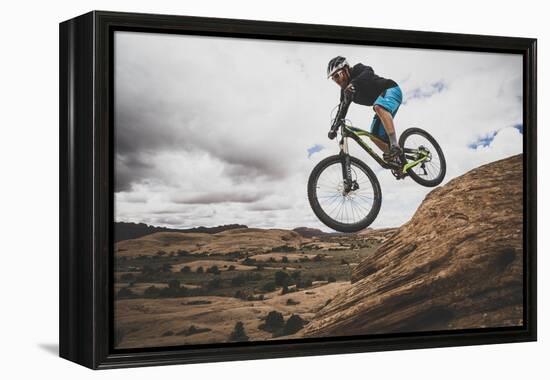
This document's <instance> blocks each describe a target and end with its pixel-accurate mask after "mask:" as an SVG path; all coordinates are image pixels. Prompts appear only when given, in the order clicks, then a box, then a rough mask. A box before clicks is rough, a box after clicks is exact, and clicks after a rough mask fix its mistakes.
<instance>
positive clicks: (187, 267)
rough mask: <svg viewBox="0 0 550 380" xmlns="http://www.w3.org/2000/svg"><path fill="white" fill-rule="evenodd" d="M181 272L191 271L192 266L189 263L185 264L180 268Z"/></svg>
mask: <svg viewBox="0 0 550 380" xmlns="http://www.w3.org/2000/svg"><path fill="white" fill-rule="evenodd" d="M180 272H181V273H189V272H191V268H190V267H189V266H188V265H185V266H184V267H183V268H181V269H180Z"/></svg>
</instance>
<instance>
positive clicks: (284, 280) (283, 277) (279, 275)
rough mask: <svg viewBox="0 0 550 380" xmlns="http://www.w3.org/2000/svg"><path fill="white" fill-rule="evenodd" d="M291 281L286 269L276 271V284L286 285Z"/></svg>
mask: <svg viewBox="0 0 550 380" xmlns="http://www.w3.org/2000/svg"><path fill="white" fill-rule="evenodd" d="M289 283H290V276H289V274H288V273H286V272H284V271H280V270H279V271H277V272H275V285H277V286H285V285H288V284H289Z"/></svg>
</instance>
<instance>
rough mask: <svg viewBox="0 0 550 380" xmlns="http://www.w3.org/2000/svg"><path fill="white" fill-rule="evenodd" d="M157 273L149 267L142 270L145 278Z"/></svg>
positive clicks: (145, 266) (146, 266)
mask: <svg viewBox="0 0 550 380" xmlns="http://www.w3.org/2000/svg"><path fill="white" fill-rule="evenodd" d="M156 272H157V271H156V270H155V269H154V268H152V267H151V266H149V265H144V266H143V268H141V273H142V274H143V275H145V276H147V275H151V274H154V273H156Z"/></svg>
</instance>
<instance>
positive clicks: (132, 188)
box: [115, 32, 523, 231]
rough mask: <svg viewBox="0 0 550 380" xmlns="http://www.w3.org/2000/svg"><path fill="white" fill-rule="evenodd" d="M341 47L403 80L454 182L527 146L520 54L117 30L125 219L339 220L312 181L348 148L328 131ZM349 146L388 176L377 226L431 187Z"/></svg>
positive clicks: (354, 110) (274, 224)
mask: <svg viewBox="0 0 550 380" xmlns="http://www.w3.org/2000/svg"><path fill="white" fill-rule="evenodd" d="M336 55H343V56H345V57H347V58H348V61H350V63H351V64H352V65H353V64H355V63H358V62H361V63H364V64H367V65H370V66H372V67H373V68H374V70H375V72H376V73H377V74H378V75H380V76H383V77H386V78H392V79H393V80H395V81H396V82H397V83H398V84H399V85H400V86H401V88H402V90H403V94H404V103H403V105H402V106H401V108H400V109H399V112H398V114H397V116H396V118H395V124H396V129H397V132H398V133H400V132H402V131H403V130H405V129H406V128H408V127H412V126H419V127H422V128H424V129H426V130H427V131H429V132H430V133H431V134H432V135H433V136H434V137H435V138H436V139H437V140H438V141H439V142H440V145H441V146H442V148H443V151H444V153H445V156H446V159H447V165H448V169H447V176H446V178H445V182H447V181H449V180H450V179H452V178H454V177H456V176H458V175H461V174H463V173H465V172H466V171H468V170H470V169H471V168H474V167H477V166H479V165H481V164H484V163H487V162H491V161H494V160H497V159H500V158H504V157H508V156H510V155H513V154H517V153H521V151H522V131H523V129H522V58H521V56H520V55H505V54H489V53H469V52H452V51H442V50H424V49H403V48H384V47H370V46H359V45H335V44H320V43H303V42H281V41H259V40H248V39H233V38H232V39H227V38H219V37H199V36H178V35H162V34H150V33H136V32H117V33H116V34H115V115H116V116H115V135H116V144H115V159H116V162H115V177H116V189H115V190H116V193H115V219H116V220H117V221H132V222H144V223H147V224H153V225H158V226H169V227H175V228H188V227H194V226H215V225H220V224H229V223H241V224H246V225H248V226H250V227H262V228H294V227H298V226H307V227H314V228H321V229H323V230H327V231H328V230H329V229H328V228H327V227H325V226H324V225H323V224H322V223H320V222H319V221H318V220H317V219H316V217H315V215H314V214H313V212H312V211H311V209H310V207H309V203H308V201H307V194H306V184H307V179H308V176H309V173H310V171H311V169H312V168H313V167H314V166H315V164H316V163H317V162H319V161H320V160H321V159H322V158H324V157H326V156H329V155H332V154H336V153H338V147H337V143H336V142H335V141H330V140H328V138H327V137H326V136H327V131H328V129H329V127H330V111H331V110H332V109H333V107H334V106H336V105H337V103H338V100H339V88H338V87H337V85H336V84H335V83H334V82H332V81H331V80H327V79H326V64H327V62H328V61H329V59H330V58H332V57H334V56H336ZM373 114H374V113H373V111H372V108H370V107H365V106H360V105H357V104H352V106H351V107H350V110H349V112H348V119H350V120H351V121H352V122H353V125H355V126H358V127H362V128H365V129H368V127H369V126H370V122H371V120H372V116H373ZM351 152H352V154H353V155H356V156H357V157H360V158H361V159H363V160H364V161H366V162H367V163H368V164H369V165H371V167H372V168H373V169H374V170H375V172H376V174H377V176H378V179H379V181H380V184H381V187H382V194H383V200H382V208H381V210H380V213H379V215H378V218H377V220H376V221H375V223H374V224H373V225H372V227H386V226H399V225H401V224H403V223H404V222H406V221H408V220H409V219H410V217H411V216H412V215H413V213H414V211H415V210H416V208H417V207H418V206H419V204H420V203H421V202H422V200H423V199H424V197H425V196H426V194H427V193H428V192H429V191H430V190H431V189H428V188H424V187H422V186H420V185H418V184H416V183H414V182H413V181H412V180H410V179H406V180H404V181H396V180H395V179H394V178H393V176H392V175H391V173H390V172H389V171H385V170H382V169H381V168H380V167H379V166H378V164H376V162H374V160H372V159H371V158H370V157H369V156H368V155H367V154H366V153H364V152H363V151H362V150H361V149H360V148H359V147H357V146H355V145H354V146H352V147H351ZM445 182H444V183H445Z"/></svg>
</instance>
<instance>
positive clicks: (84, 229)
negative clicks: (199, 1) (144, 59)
mask: <svg viewBox="0 0 550 380" xmlns="http://www.w3.org/2000/svg"><path fill="white" fill-rule="evenodd" d="M118 30H130V31H141V32H161V33H176V34H191V35H205V36H224V37H246V38H254V39H260V40H261V39H270V40H292V41H314V42H330V43H339V44H360V45H361V44H362V45H374V46H390V47H409V48H410V47H414V48H430V49H446V50H457V51H478V52H499V53H518V54H522V56H523V90H524V97H523V125H524V136H523V151H524V155H523V160H524V161H523V165H524V178H523V180H524V182H523V190H524V193H523V194H524V225H523V227H524V235H523V236H524V320H523V321H524V322H523V323H524V324H523V326H521V327H514V328H498V329H496V328H495V329H475V330H460V331H444V332H418V333H410V334H391V335H376V336H358V337H341V338H315V339H313V338H312V339H301V340H299V341H298V340H294V341H284V340H281V341H268V342H245V343H224V344H215V345H214V344H211V345H201V346H182V347H178V348H158V349H157V348H155V349H140V350H115V349H113V338H112V336H113V324H112V319H113V318H112V312H113V306H112V302H113V299H112V297H113V296H112V293H113V292H112V291H111V289H112V288H111V287H112V273H113V270H112V269H113V257H112V256H113V252H112V251H113V248H112V247H113V244H112V242H113V228H112V224H113V223H112V222H113V202H114V201H113V128H112V125H113V105H112V100H113V78H112V76H113V33H114V31H118ZM536 47H537V41H536V39H531V38H513V37H498V36H482V35H466V34H449V33H434V32H418V31H403V30H385V29H371V28H359V27H344V26H328V25H310V24H297V23H282V22H266V21H250V20H237V19H221V18H203V17H188V16H168V15H152V14H136V13H118V12H105V11H93V12H90V13H87V14H84V15H82V16H79V17H76V18H73V19H71V20H68V21H65V22H62V23H61V24H60V53H59V54H60V55H59V61H60V67H59V74H60V90H59V91H60V94H59V96H60V100H59V105H60V106H59V114H60V135H59V137H60V183H59V185H60V199H59V201H60V211H59V212H60V235H59V238H60V255H59V266H60V274H59V275H60V278H59V281H60V289H59V298H60V320H59V324H60V336H59V340H60V356H61V357H63V358H66V359H68V360H71V361H73V362H76V363H79V364H81V365H84V366H86V367H89V368H93V369H104V368H119V367H134V366H150V365H163V364H183V363H199V362H213V361H229V360H244V359H261V358H277V357H289V356H304V355H325V354H342V353H352V352H366V351H383V350H401V349H416V348H427V347H445V346H459V345H477V344H492V343H510V342H527V341H535V340H536V337H537V333H536V331H537V303H536V296H537V294H536V274H537V273H536V260H537V259H536V241H537V239H536V234H537V232H536V220H537V211H536V206H537V200H536V195H537V188H536V184H537V182H536V173H537V168H536V124H537V114H536V111H537V108H536V96H537V82H536V70H537V67H536V64H537V61H536Z"/></svg>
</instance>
